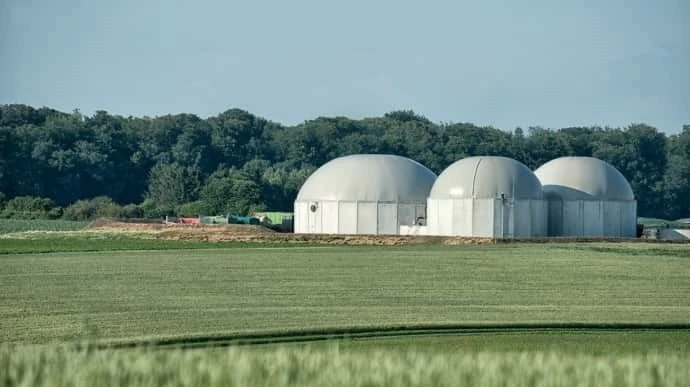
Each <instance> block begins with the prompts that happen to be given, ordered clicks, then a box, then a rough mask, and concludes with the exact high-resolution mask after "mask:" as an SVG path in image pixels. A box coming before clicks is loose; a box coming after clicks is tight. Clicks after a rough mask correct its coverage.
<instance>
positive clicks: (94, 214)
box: [63, 196, 123, 220]
mask: <svg viewBox="0 0 690 387" xmlns="http://www.w3.org/2000/svg"><path fill="white" fill-rule="evenodd" d="M122 214H123V209H122V207H121V206H120V205H118V204H117V203H115V202H114V201H113V200H112V199H110V198H109V197H106V196H99V197H96V198H93V199H91V200H78V201H76V202H75V203H73V204H71V205H70V206H69V207H67V208H65V210H64V212H63V218H64V219H67V220H91V219H95V218H100V217H111V218H119V217H122Z"/></svg>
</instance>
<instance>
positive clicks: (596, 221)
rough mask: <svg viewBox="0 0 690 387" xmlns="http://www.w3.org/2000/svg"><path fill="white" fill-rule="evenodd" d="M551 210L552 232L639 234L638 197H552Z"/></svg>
mask: <svg viewBox="0 0 690 387" xmlns="http://www.w3.org/2000/svg"><path fill="white" fill-rule="evenodd" d="M548 211H549V212H548V219H549V230H548V233H549V235H550V236H576V237H631V238H632V237H635V236H636V225H637V203H636V202H634V201H601V200H567V201H561V200H552V201H550V203H549V210H548Z"/></svg>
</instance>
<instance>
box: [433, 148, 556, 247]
mask: <svg viewBox="0 0 690 387" xmlns="http://www.w3.org/2000/svg"><path fill="white" fill-rule="evenodd" d="M427 211H428V213H429V220H428V223H429V233H430V234H437V235H457V236H479V237H491V238H512V237H537V236H544V235H545V234H546V202H545V201H544V199H543V191H542V187H541V183H539V180H538V179H537V178H536V176H535V175H534V173H533V172H532V171H531V170H530V169H529V168H528V167H527V166H526V165H524V164H522V163H521V162H519V161H517V160H514V159H511V158H508V157H500V156H476V157H468V158H466V159H462V160H459V161H456V162H455V163H453V164H451V165H450V166H449V167H448V168H446V169H445V170H444V171H443V172H441V174H440V175H439V176H438V178H437V179H436V182H435V183H434V186H433V187H432V189H431V193H430V195H429V200H428V202H427Z"/></svg>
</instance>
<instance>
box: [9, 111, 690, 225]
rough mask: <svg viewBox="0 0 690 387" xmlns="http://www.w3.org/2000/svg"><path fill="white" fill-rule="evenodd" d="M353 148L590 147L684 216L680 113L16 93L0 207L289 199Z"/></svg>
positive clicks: (419, 151)
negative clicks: (431, 114) (475, 120)
mask: <svg viewBox="0 0 690 387" xmlns="http://www.w3.org/2000/svg"><path fill="white" fill-rule="evenodd" d="M356 153H388V154H397V155H401V156H406V157H409V158H411V159H414V160H417V161H419V162H420V163H422V164H424V165H426V166H427V167H429V168H430V169H431V170H433V171H434V172H436V173H437V174H438V173H440V172H441V171H442V170H443V169H445V168H446V167H447V166H448V165H450V164H451V163H453V162H455V161H457V160H459V159H461V158H464V157H468V156H475V155H497V156H507V157H512V158H514V159H517V160H519V161H521V162H523V163H525V164H526V165H527V166H529V167H530V168H532V169H536V168H537V167H539V166H540V165H542V164H543V163H545V162H547V161H549V160H552V159H554V158H557V157H561V156H593V157H597V158H600V159H602V160H605V161H607V162H609V163H611V164H612V165H614V166H615V167H616V168H618V170H620V171H621V172H622V173H623V175H625V177H626V178H627V179H628V180H629V181H630V183H631V185H632V188H633V190H634V192H635V194H636V196H637V198H638V213H639V214H640V216H654V217H665V218H667V219H678V218H685V217H690V205H688V198H689V197H690V125H685V126H684V127H683V128H682V131H681V132H680V133H678V134H674V135H670V136H667V135H666V134H664V133H663V132H659V131H658V130H657V129H656V128H654V127H652V126H649V125H646V124H632V125H630V126H628V127H625V128H608V127H569V128H561V129H545V128H541V127H530V128H527V129H526V130H523V129H521V128H516V129H515V130H513V131H506V130H501V129H497V128H494V127H480V126H476V125H473V124H471V123H434V122H432V121H430V120H429V119H427V118H425V117H423V116H421V115H418V114H416V113H415V112H413V111H393V112H390V113H387V114H385V115H384V116H382V117H374V118H364V119H360V120H353V119H349V118H346V117H318V118H315V119H313V120H309V121H305V122H303V123H301V124H298V125H294V126H285V125H281V124H279V123H275V122H272V121H269V120H266V119H264V118H261V117H257V116H255V115H253V114H251V113H249V112H247V111H244V110H240V109H229V110H227V111H224V112H222V113H220V114H218V115H216V116H212V117H209V118H207V119H202V118H200V117H198V116H196V115H193V114H175V115H165V116H158V117H154V118H150V117H131V116H130V117H122V116H119V115H112V114H109V113H108V112H106V111H98V112H96V113H94V114H93V115H91V116H86V115H83V114H81V113H80V112H79V111H74V112H71V113H66V112H60V111H57V110H55V109H51V108H46V107H42V108H34V107H31V106H27V105H20V104H11V105H0V210H1V211H2V212H1V213H0V214H2V215H3V216H5V217H12V216H27V215H29V216H45V217H65V218H71V219H82V218H84V219H86V218H90V217H94V216H103V215H106V216H108V215H109V216H129V217H160V216H164V215H186V216H192V215H196V214H200V213H202V214H227V213H234V214H247V213H249V212H250V211H253V210H280V211H292V207H293V202H294V199H295V197H296V195H297V192H298V191H299V188H300V187H301V185H302V183H303V182H304V181H305V180H306V178H307V177H308V176H309V175H310V174H311V173H312V172H313V171H314V170H315V169H316V168H317V167H319V166H321V165H323V164H324V163H326V162H327V161H329V160H331V159H333V158H336V157H339V156H344V155H348V154H356ZM32 214H33V215H32ZM36 214H38V215H36Z"/></svg>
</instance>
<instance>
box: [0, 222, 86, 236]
mask: <svg viewBox="0 0 690 387" xmlns="http://www.w3.org/2000/svg"><path fill="white" fill-rule="evenodd" d="M88 224H89V222H75V221H71V220H60V219H55V220H52V219H0V234H9V233H15V232H23V231H76V230H81V229H83V228H84V227H86V226H87V225H88Z"/></svg>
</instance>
